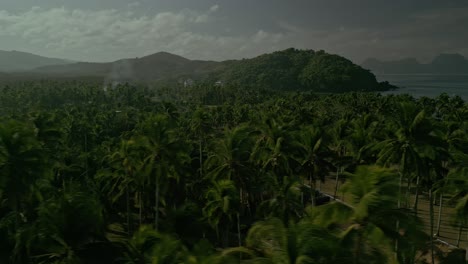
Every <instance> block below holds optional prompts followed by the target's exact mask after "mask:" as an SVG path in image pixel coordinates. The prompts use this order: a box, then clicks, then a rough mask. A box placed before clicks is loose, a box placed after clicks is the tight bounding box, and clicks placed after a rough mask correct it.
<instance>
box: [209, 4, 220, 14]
mask: <svg viewBox="0 0 468 264" xmlns="http://www.w3.org/2000/svg"><path fill="white" fill-rule="evenodd" d="M218 10H219V5H214V6H212V7H210V12H212V13H214V12H216V11H218Z"/></svg>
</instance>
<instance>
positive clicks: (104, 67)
mask: <svg viewBox="0 0 468 264" xmlns="http://www.w3.org/2000/svg"><path fill="white" fill-rule="evenodd" d="M219 64H220V63H218V62H212V61H198V60H189V59H186V58H183V57H181V56H178V55H174V54H170V53H167V52H158V53H155V54H152V55H148V56H145V57H142V58H134V59H121V60H117V61H114V62H107V63H89V62H78V63H73V64H69V65H53V66H45V67H39V68H36V69H35V70H34V71H33V72H34V73H41V74H45V75H55V76H56V75H60V76H66V77H79V76H99V77H104V78H106V79H110V80H114V81H131V80H140V81H156V80H161V79H169V78H175V77H178V76H184V75H199V74H203V73H205V72H207V71H212V70H213V69H214V68H216V67H217V65H219Z"/></svg>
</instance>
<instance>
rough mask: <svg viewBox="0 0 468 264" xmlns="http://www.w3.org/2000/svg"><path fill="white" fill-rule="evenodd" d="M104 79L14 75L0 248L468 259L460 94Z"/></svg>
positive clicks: (28, 254) (52, 252) (5, 251)
mask: <svg viewBox="0 0 468 264" xmlns="http://www.w3.org/2000/svg"><path fill="white" fill-rule="evenodd" d="M104 88H105V89H103V87H102V84H99V83H94V84H93V83H89V82H86V83H85V82H74V81H62V82H60V81H34V82H12V83H9V84H4V85H2V86H1V88H0V119H1V122H0V237H1V239H0V263H15V264H16V263H158V264H169V263H191V264H196V263H281V264H283V263H284V264H286V263H295V264H299V263H301V264H303V263H337V264H338V263H356V264H357V263H405V264H410V263H431V262H433V263H434V262H435V261H438V262H439V263H463V259H464V253H463V252H459V251H458V250H456V249H454V250H443V249H442V247H441V244H440V242H439V241H437V240H436V238H437V236H431V235H429V234H436V233H437V232H436V229H437V225H438V223H437V222H438V217H437V210H435V209H434V207H435V206H437V208H439V207H441V208H442V206H438V205H440V204H441V203H440V202H438V201H439V199H440V201H444V206H446V207H447V208H450V219H451V225H452V226H453V228H454V230H457V234H458V237H457V239H458V242H459V241H460V240H461V239H462V238H461V235H462V234H464V232H465V233H466V228H467V227H468V176H467V175H468V136H467V132H468V130H467V129H468V106H467V105H466V104H465V102H463V100H461V99H460V98H459V97H449V96H447V95H445V94H442V95H441V96H439V97H438V98H435V99H431V98H424V97H423V98H420V99H415V98H413V97H411V96H408V95H399V96H394V95H389V96H382V95H380V94H374V93H346V94H320V95H317V94H313V93H305V92H304V93H296V92H288V93H284V92H278V91H275V92H272V91H267V90H262V89H256V90H240V89H234V88H230V87H226V86H222V85H218V86H192V87H185V88H184V87H182V86H180V87H159V88H153V87H150V86H138V85H128V84H125V85H118V86H116V87H114V88H111V87H104ZM331 178H334V179H335V180H336V181H335V182H336V188H334V191H333V192H334V193H331V194H330V195H331V197H329V196H325V195H324V194H323V193H322V192H321V188H322V187H323V186H324V185H326V184H327V182H328V181H329V180H330V179H331ZM338 183H340V184H339V185H340V186H338ZM337 193H343V194H344V195H343V196H342V197H343V198H345V199H344V201H343V199H340V200H335V199H333V197H334V196H336V195H337ZM421 199H428V200H429V204H430V216H429V220H430V221H429V226H427V221H424V220H423V219H422V217H421V216H420V215H418V214H416V212H417V206H418V204H419V203H418V200H421ZM439 212H440V210H439ZM447 212H448V211H447ZM447 212H446V211H443V212H442V214H447ZM439 219H440V217H439ZM425 228H426V229H428V230H429V232H426V231H425V230H426V229H425Z"/></svg>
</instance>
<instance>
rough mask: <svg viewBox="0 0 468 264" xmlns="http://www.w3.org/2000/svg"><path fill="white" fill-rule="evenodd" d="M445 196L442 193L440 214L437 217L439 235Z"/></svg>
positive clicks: (438, 233) (438, 234)
mask: <svg viewBox="0 0 468 264" xmlns="http://www.w3.org/2000/svg"><path fill="white" fill-rule="evenodd" d="M443 197H444V194H443V193H440V198H439V199H440V200H439V215H438V219H437V236H440V223H441V222H442V206H443V202H444V200H443Z"/></svg>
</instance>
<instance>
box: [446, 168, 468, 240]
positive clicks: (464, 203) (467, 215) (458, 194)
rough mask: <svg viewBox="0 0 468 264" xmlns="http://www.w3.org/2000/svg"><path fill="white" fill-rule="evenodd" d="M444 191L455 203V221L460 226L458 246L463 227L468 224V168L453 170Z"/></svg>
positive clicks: (451, 201)
mask: <svg viewBox="0 0 468 264" xmlns="http://www.w3.org/2000/svg"><path fill="white" fill-rule="evenodd" d="M445 181H446V183H445V186H444V193H447V194H448V195H450V199H449V202H450V203H454V204H455V214H454V216H453V219H454V220H455V221H454V222H455V223H456V225H458V227H459V233H458V239H457V246H459V244H460V238H461V233H462V232H463V227H465V226H468V168H467V167H462V168H460V169H456V170H453V171H451V172H450V173H449V175H448V176H447V178H446V180H445Z"/></svg>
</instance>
